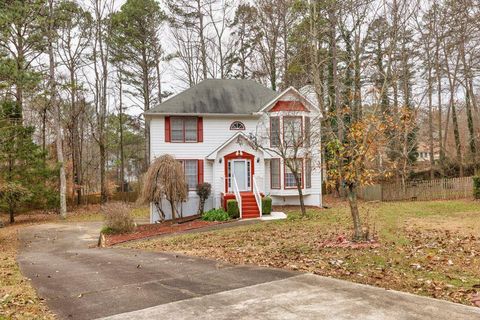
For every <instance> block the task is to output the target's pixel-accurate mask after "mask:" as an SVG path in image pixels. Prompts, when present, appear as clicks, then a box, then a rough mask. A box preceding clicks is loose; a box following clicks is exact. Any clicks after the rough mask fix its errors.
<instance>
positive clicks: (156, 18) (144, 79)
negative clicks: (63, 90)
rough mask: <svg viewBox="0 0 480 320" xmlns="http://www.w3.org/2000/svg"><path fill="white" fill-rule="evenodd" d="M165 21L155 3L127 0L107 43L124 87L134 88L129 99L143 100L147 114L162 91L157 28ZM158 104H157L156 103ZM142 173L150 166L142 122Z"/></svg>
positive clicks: (147, 136)
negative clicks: (109, 43)
mask: <svg viewBox="0 0 480 320" xmlns="http://www.w3.org/2000/svg"><path fill="white" fill-rule="evenodd" d="M164 21H165V15H164V13H163V11H162V10H161V9H160V6H159V5H158V3H157V2H155V1H154V0H128V1H127V2H126V3H125V4H124V5H123V6H122V7H121V9H120V11H119V12H117V13H115V14H113V15H112V17H111V23H112V28H111V32H110V41H111V47H112V60H113V61H114V62H121V66H122V67H121V69H120V71H121V72H122V74H123V75H124V79H125V84H127V85H129V86H131V87H132V88H133V89H134V92H133V93H132V96H133V97H135V96H136V94H139V95H140V96H141V97H142V101H141V102H142V104H143V107H142V110H143V111H148V110H149V109H150V107H151V105H152V102H153V101H155V95H154V90H155V87H156V89H157V92H158V97H159V98H158V100H160V99H161V88H160V87H159V83H160V82H157V81H156V78H155V76H156V77H157V78H158V77H159V76H160V73H159V71H158V69H157V68H158V67H159V66H158V63H159V61H158V60H159V55H160V54H161V52H159V51H160V50H162V49H161V45H160V44H161V41H160V36H161V35H160V33H159V28H160V26H161V25H162V23H163V22H164ZM157 102H160V101H157ZM145 141H146V146H145V170H146V168H148V165H149V163H150V129H149V124H148V122H147V121H145Z"/></svg>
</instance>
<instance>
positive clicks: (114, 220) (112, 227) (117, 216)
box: [102, 202, 135, 234]
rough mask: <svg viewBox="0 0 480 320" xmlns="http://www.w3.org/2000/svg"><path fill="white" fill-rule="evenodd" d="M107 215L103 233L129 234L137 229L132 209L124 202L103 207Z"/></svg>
mask: <svg viewBox="0 0 480 320" xmlns="http://www.w3.org/2000/svg"><path fill="white" fill-rule="evenodd" d="M102 211H103V212H104V214H105V226H104V228H103V229H102V232H103V233H107V234H117V233H128V232H131V231H133V229H134V228H135V222H134V221H133V217H132V216H131V215H130V208H129V207H128V206H127V205H126V204H125V203H123V202H111V203H108V204H106V205H104V206H103V207H102Z"/></svg>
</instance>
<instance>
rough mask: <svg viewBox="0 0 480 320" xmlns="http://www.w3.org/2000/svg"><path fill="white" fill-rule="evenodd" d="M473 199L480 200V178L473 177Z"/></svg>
mask: <svg viewBox="0 0 480 320" xmlns="http://www.w3.org/2000/svg"><path fill="white" fill-rule="evenodd" d="M473 197H474V198H475V199H477V200H478V199H480V176H476V177H473Z"/></svg>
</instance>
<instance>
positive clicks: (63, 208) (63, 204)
mask: <svg viewBox="0 0 480 320" xmlns="http://www.w3.org/2000/svg"><path fill="white" fill-rule="evenodd" d="M53 1H54V0H49V16H50V25H49V37H50V41H49V42H48V57H49V66H50V68H49V82H50V83H49V87H50V106H51V107H52V108H53V110H54V112H55V115H54V117H53V118H54V121H55V135H56V147H57V161H58V163H59V164H60V170H59V171H60V172H59V174H60V216H61V217H62V218H63V219H65V218H66V217H67V197H66V193H67V178H66V175H65V163H64V159H63V145H62V124H61V123H62V122H61V121H62V116H61V108H60V103H57V101H56V95H57V91H56V90H57V88H56V83H55V57H54V53H53V39H51V37H52V33H53V32H54V26H53V23H54V19H53Z"/></svg>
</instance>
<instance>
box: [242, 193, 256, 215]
mask: <svg viewBox="0 0 480 320" xmlns="http://www.w3.org/2000/svg"><path fill="white" fill-rule="evenodd" d="M240 196H241V197H242V219H253V218H260V210H259V209H258V206H257V201H256V200H255V195H254V194H253V192H241V193H240Z"/></svg>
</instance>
